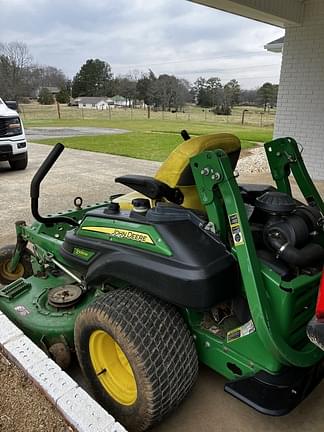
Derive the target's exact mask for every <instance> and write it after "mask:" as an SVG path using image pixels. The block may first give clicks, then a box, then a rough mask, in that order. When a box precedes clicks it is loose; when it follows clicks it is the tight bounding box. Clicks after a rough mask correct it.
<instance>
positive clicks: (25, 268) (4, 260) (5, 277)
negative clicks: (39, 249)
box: [0, 245, 33, 285]
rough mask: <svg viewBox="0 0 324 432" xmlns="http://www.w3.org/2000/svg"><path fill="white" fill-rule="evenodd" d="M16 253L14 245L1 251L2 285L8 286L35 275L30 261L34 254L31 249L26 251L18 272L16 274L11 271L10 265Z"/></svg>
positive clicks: (0, 277) (0, 274) (0, 269)
mask: <svg viewBox="0 0 324 432" xmlns="http://www.w3.org/2000/svg"><path fill="white" fill-rule="evenodd" d="M14 252H15V246H14V245H9V246H5V247H3V248H2V249H0V283H1V284H3V285H8V284H10V283H11V282H14V281H15V280H17V279H19V278H21V277H24V278H27V277H29V276H31V275H32V274H33V269H32V265H31V261H30V257H31V255H32V252H31V251H30V250H29V249H26V250H25V252H24V254H23V255H22V257H21V260H20V262H19V264H18V266H17V268H16V270H15V271H14V272H10V271H9V269H8V264H9V262H10V260H11V258H12V256H13V254H14Z"/></svg>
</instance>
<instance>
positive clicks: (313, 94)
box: [274, 0, 324, 180]
mask: <svg viewBox="0 0 324 432" xmlns="http://www.w3.org/2000/svg"><path fill="white" fill-rule="evenodd" d="M274 135H275V137H281V136H292V137H294V138H295V139H296V140H297V141H298V142H299V143H301V144H302V145H303V146H304V153H303V158H304V161H305V163H306V166H307V168H308V170H309V172H310V174H311V175H312V177H313V178H314V179H322V180H323V179H324V1H322V0H306V2H305V15H304V20H303V25H302V26H299V27H288V28H287V29H286V36H285V46H284V52H283V58H282V69H281V78H280V88H279V96H278V111H277V117H276V124H275V132H274Z"/></svg>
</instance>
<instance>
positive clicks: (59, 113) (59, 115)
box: [56, 101, 61, 120]
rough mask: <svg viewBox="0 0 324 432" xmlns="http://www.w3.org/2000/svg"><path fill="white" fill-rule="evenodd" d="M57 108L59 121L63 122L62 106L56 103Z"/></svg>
mask: <svg viewBox="0 0 324 432" xmlns="http://www.w3.org/2000/svg"><path fill="white" fill-rule="evenodd" d="M56 108H57V117H58V119H59V120H61V108H60V104H59V103H58V102H57V101H56Z"/></svg>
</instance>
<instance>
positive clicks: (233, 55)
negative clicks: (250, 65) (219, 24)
mask: <svg viewBox="0 0 324 432" xmlns="http://www.w3.org/2000/svg"><path fill="white" fill-rule="evenodd" d="M260 54H266V53H264V52H263V51H244V52H242V51H238V52H232V53H231V54H228V55H222V56H215V57H201V58H192V57H188V58H182V59H180V60H168V61H164V62H161V63H150V64H148V63H133V64H130V65H123V64H118V63H117V64H115V65H114V67H119V68H123V69H124V68H128V69H129V68H134V67H147V68H150V67H152V66H161V65H165V64H176V63H187V62H200V61H211V60H221V59H227V58H230V59H233V60H236V58H239V57H245V56H247V55H253V56H260Z"/></svg>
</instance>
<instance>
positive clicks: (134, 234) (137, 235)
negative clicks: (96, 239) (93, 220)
mask: <svg viewBox="0 0 324 432" xmlns="http://www.w3.org/2000/svg"><path fill="white" fill-rule="evenodd" d="M82 230H84V231H93V232H98V233H104V234H108V235H109V236H110V237H114V238H119V239H122V240H133V241H136V242H140V243H149V244H154V242H153V240H152V239H151V237H150V236H149V235H148V234H145V233H142V232H139V231H130V230H125V229H120V228H109V227H90V226H89V227H82Z"/></svg>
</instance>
